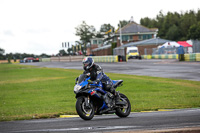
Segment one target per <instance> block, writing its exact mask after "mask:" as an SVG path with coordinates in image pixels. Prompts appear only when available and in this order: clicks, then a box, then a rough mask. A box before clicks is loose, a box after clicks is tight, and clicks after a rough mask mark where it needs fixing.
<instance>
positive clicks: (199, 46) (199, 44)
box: [192, 40, 200, 53]
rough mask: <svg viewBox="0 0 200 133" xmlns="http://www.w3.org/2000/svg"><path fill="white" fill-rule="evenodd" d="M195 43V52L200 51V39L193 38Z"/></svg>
mask: <svg viewBox="0 0 200 133" xmlns="http://www.w3.org/2000/svg"><path fill="white" fill-rule="evenodd" d="M192 43H193V46H192V47H193V53H200V41H199V40H192Z"/></svg>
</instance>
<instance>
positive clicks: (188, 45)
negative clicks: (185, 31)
mask: <svg viewBox="0 0 200 133" xmlns="http://www.w3.org/2000/svg"><path fill="white" fill-rule="evenodd" d="M177 43H178V44H180V45H181V46H183V47H192V45H190V44H189V43H187V42H186V41H178V42H177Z"/></svg>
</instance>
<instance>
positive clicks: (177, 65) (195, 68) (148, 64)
mask: <svg viewBox="0 0 200 133" xmlns="http://www.w3.org/2000/svg"><path fill="white" fill-rule="evenodd" d="M23 64H25V65H35V66H40V67H50V68H64V69H79V70H83V68H82V62H81V61H80V62H38V63H36V62H35V63H23ZM97 64H99V65H100V66H101V67H102V68H103V70H104V72H105V73H121V74H131V75H144V76H152V77H163V78H175V79H186V80H193V81H200V62H180V61H178V60H174V59H166V60H159V59H155V60H153V59H151V60H129V61H128V62H118V63H97ZM77 76H78V75H77Z"/></svg>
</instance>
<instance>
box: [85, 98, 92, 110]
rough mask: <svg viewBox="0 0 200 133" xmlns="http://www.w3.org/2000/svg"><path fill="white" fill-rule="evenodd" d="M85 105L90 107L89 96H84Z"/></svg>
mask: <svg viewBox="0 0 200 133" xmlns="http://www.w3.org/2000/svg"><path fill="white" fill-rule="evenodd" d="M85 106H86V108H91V107H90V97H89V96H87V97H85Z"/></svg>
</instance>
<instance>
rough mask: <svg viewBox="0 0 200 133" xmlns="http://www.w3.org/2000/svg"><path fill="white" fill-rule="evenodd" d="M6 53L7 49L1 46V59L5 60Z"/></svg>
mask: <svg viewBox="0 0 200 133" xmlns="http://www.w3.org/2000/svg"><path fill="white" fill-rule="evenodd" d="M4 53H5V50H4V49H2V48H0V60H4V59H5V56H4V55H3V54H4Z"/></svg>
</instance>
